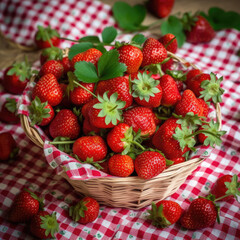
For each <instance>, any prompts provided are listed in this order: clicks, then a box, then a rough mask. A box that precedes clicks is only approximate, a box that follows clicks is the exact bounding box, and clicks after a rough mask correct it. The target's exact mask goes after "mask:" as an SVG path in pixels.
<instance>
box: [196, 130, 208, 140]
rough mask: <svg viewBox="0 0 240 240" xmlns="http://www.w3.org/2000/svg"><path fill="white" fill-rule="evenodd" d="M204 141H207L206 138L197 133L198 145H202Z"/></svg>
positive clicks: (202, 134)
mask: <svg viewBox="0 0 240 240" xmlns="http://www.w3.org/2000/svg"><path fill="white" fill-rule="evenodd" d="M198 130H199V131H201V130H204V128H203V126H200V127H199V129H198ZM206 139H207V136H206V135H205V134H204V133H199V134H198V135H197V140H198V142H199V143H200V144H203V143H204V141H205V140H206Z"/></svg>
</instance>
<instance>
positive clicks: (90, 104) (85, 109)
mask: <svg viewBox="0 0 240 240" xmlns="http://www.w3.org/2000/svg"><path fill="white" fill-rule="evenodd" d="M98 102H99V101H98V99H97V98H94V99H92V100H90V101H89V102H87V103H85V104H84V105H83V106H82V108H81V113H82V115H83V117H84V118H88V112H89V110H90V109H91V108H92V107H93V105H95V104H96V103H98Z"/></svg>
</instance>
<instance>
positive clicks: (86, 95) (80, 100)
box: [70, 82, 95, 106]
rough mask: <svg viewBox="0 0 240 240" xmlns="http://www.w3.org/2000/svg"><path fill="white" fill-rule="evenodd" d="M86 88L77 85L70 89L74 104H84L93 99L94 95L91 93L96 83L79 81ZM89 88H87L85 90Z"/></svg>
mask: <svg viewBox="0 0 240 240" xmlns="http://www.w3.org/2000/svg"><path fill="white" fill-rule="evenodd" d="M79 83H80V84H81V85H82V86H83V87H84V88H82V87H80V86H76V87H74V88H73V90H72V91H70V101H71V103H73V104H74V105H77V106H79V105H83V104H85V103H87V102H89V101H90V100H92V99H93V95H92V94H91V93H90V92H92V93H93V91H94V86H95V84H94V83H84V82H79ZM85 89H87V90H88V91H87V90H85Z"/></svg>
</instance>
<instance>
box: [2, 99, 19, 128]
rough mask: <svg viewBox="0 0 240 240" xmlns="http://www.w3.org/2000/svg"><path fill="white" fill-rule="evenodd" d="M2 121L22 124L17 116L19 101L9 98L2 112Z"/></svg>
mask: <svg viewBox="0 0 240 240" xmlns="http://www.w3.org/2000/svg"><path fill="white" fill-rule="evenodd" d="M0 121H2V122H5V123H11V124H16V123H19V122H20V118H19V116H18V115H17V101H16V99H14V98H7V99H6V101H5V102H4V103H3V105H2V108H1V111H0Z"/></svg>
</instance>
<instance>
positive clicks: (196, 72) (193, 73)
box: [186, 69, 202, 85]
mask: <svg viewBox="0 0 240 240" xmlns="http://www.w3.org/2000/svg"><path fill="white" fill-rule="evenodd" d="M201 73H202V71H201V70H200V69H191V70H189V71H188V72H187V75H186V84H187V85H188V81H191V79H192V78H194V77H195V76H197V75H199V74H201Z"/></svg>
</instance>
